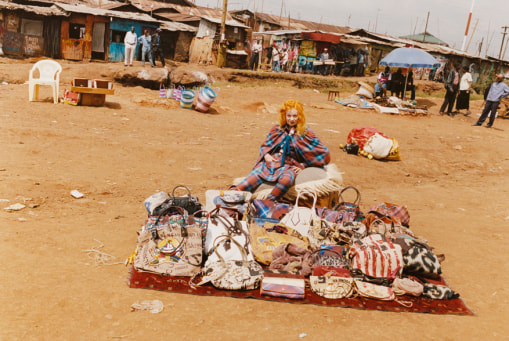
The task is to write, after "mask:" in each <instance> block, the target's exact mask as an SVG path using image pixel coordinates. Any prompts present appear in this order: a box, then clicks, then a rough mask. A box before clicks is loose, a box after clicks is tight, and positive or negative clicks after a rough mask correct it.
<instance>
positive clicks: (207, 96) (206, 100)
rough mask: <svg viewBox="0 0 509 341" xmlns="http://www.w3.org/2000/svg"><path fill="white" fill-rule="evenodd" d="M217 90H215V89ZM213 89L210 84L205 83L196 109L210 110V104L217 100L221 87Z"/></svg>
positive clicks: (201, 110)
mask: <svg viewBox="0 0 509 341" xmlns="http://www.w3.org/2000/svg"><path fill="white" fill-rule="evenodd" d="M214 90H215V91H214ZM214 90H213V89H212V88H211V87H210V86H207V85H205V86H204V87H203V88H202V89H201V90H200V92H199V93H198V99H197V100H196V107H195V109H196V110H198V111H200V112H207V111H209V108H210V106H211V105H212V103H214V101H215V100H216V97H217V94H218V93H219V88H215V89H214Z"/></svg>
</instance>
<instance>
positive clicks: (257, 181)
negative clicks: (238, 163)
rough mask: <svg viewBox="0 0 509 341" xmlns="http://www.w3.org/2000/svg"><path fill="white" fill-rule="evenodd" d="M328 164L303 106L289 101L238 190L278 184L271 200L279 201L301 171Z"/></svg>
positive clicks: (326, 150) (325, 148)
mask: <svg viewBox="0 0 509 341" xmlns="http://www.w3.org/2000/svg"><path fill="white" fill-rule="evenodd" d="M329 161H330V153H329V150H328V149H327V147H326V146H325V145H324V144H323V143H322V142H321V141H320V140H319V139H318V137H317V136H316V135H315V133H313V131H312V130H311V129H309V127H308V126H306V117H305V115H304V108H303V107H302V104H301V103H300V102H298V101H296V100H293V99H290V100H287V101H286V102H285V103H284V104H283V106H282V107H281V109H279V124H276V125H275V126H273V127H272V129H271V130H270V132H269V134H268V135H267V139H266V140H265V142H264V143H263V144H262V146H261V147H260V155H259V156H258V159H257V160H256V163H255V166H254V168H253V170H252V171H251V173H249V175H248V176H247V177H246V178H245V179H244V180H243V181H242V182H241V183H240V184H238V185H237V186H235V189H237V190H239V191H253V190H255V189H256V188H257V187H258V186H259V185H261V184H262V182H269V183H275V187H274V189H273V190H272V192H271V193H270V195H269V196H268V199H271V200H277V199H279V198H281V197H282V196H283V195H284V194H285V193H286V192H287V191H288V189H290V187H291V186H293V184H294V182H295V177H296V176H297V174H299V172H300V171H301V170H302V169H304V168H306V167H323V166H325V165H326V164H328V163H329Z"/></svg>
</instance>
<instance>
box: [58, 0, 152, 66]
mask: <svg viewBox="0 0 509 341" xmlns="http://www.w3.org/2000/svg"><path fill="white" fill-rule="evenodd" d="M52 8H60V9H61V10H63V11H65V12H66V13H68V15H69V16H68V18H65V19H63V20H62V24H61V35H60V42H61V57H62V58H63V59H71V60H91V59H97V60H105V61H108V60H109V61H120V60H123V59H124V36H125V33H126V32H127V31H129V30H130V29H131V26H134V27H135V32H136V34H137V35H138V36H139V35H141V33H142V32H143V30H144V29H145V28H148V29H151V30H154V29H155V28H157V27H159V22H158V21H157V20H155V19H153V18H152V17H151V16H149V15H147V14H143V13H130V12H120V11H113V10H107V9H101V8H91V7H87V6H84V5H67V4H63V3H57V4H55V5H53V7H52Z"/></svg>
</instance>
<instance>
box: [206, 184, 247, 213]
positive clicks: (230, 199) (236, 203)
mask: <svg viewBox="0 0 509 341" xmlns="http://www.w3.org/2000/svg"><path fill="white" fill-rule="evenodd" d="M251 196H252V193H251V192H247V191H233V190H229V191H223V190H214V189H211V190H207V191H206V192H205V207H206V210H207V211H209V212H210V211H212V210H213V209H214V208H215V207H216V206H217V205H219V206H223V207H232V208H236V209H237V210H238V211H239V212H240V213H241V214H242V215H243V214H244V212H245V211H246V209H247V206H248V205H249V201H250V200H251Z"/></svg>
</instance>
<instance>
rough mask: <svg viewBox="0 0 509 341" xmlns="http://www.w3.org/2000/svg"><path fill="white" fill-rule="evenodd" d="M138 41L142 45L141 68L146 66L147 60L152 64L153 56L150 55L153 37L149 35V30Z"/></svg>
mask: <svg viewBox="0 0 509 341" xmlns="http://www.w3.org/2000/svg"><path fill="white" fill-rule="evenodd" d="M138 41H139V42H140V44H141V66H145V59H148V61H149V63H150V64H152V56H151V53H150V50H151V48H152V46H151V43H150V42H151V41H152V37H151V36H150V35H149V34H148V30H145V34H144V35H142V36H141V37H140V38H139V39H138Z"/></svg>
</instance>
